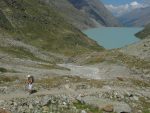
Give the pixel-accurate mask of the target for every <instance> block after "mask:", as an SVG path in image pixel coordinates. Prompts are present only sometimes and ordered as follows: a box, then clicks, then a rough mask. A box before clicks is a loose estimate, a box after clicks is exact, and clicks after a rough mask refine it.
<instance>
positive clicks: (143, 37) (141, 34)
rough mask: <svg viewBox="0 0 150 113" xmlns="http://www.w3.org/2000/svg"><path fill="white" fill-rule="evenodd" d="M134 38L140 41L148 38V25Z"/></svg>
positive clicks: (149, 29)
mask: <svg viewBox="0 0 150 113" xmlns="http://www.w3.org/2000/svg"><path fill="white" fill-rule="evenodd" d="M136 36H137V37H139V38H141V39H145V38H150V24H148V25H147V26H146V27H145V28H144V30H142V31H140V32H138V33H137V34H136Z"/></svg>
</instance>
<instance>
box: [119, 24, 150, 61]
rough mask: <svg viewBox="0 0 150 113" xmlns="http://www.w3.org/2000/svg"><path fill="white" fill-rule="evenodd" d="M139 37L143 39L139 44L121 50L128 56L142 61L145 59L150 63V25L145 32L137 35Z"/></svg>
mask: <svg viewBox="0 0 150 113" xmlns="http://www.w3.org/2000/svg"><path fill="white" fill-rule="evenodd" d="M136 36H137V37H139V38H141V39H143V40H141V41H139V42H138V43H134V44H131V45H128V46H127V47H124V48H122V49H121V52H123V53H126V54H128V55H133V56H137V57H139V58H140V59H144V60H146V61H148V63H149V62H150V60H149V59H150V24H149V25H147V26H146V27H145V29H144V30H142V31H140V32H139V33H137V34H136Z"/></svg>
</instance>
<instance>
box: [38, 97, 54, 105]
mask: <svg viewBox="0 0 150 113" xmlns="http://www.w3.org/2000/svg"><path fill="white" fill-rule="evenodd" d="M50 102H51V98H50V97H48V96H44V97H43V98H42V100H41V102H40V103H41V105H42V106H45V105H48V104H49V103H50Z"/></svg>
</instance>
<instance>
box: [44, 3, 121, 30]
mask: <svg viewBox="0 0 150 113" xmlns="http://www.w3.org/2000/svg"><path fill="white" fill-rule="evenodd" d="M45 2H46V3H47V4H50V5H51V6H53V7H55V8H57V10H58V11H59V12H60V13H61V14H62V16H63V17H64V18H65V19H66V20H67V21H69V22H70V23H72V24H73V25H75V26H76V27H77V28H79V29H87V28H91V27H99V26H120V24H119V22H118V21H117V19H116V18H115V17H113V16H112V14H111V13H110V12H109V11H108V10H107V9H106V8H105V7H104V5H103V4H102V3H101V2H100V1H98V0H55V1H52V0H45Z"/></svg>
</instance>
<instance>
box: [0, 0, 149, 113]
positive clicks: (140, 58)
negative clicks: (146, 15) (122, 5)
mask: <svg viewBox="0 0 150 113" xmlns="http://www.w3.org/2000/svg"><path fill="white" fill-rule="evenodd" d="M100 26H109V27H111V28H112V27H116V26H121V24H120V23H119V22H118V20H117V19H116V18H115V17H114V16H113V15H112V14H111V13H110V12H109V11H108V10H107V9H106V8H105V6H104V4H103V3H102V2H98V1H97V0H83V1H80V0H62V1H60V0H54V1H51V0H1V1H0V113H150V108H149V106H150V101H149V100H150V60H149V59H150V38H149V35H150V32H149V31H150V30H149V25H147V26H146V27H145V28H144V29H143V28H137V29H136V30H135V29H132V30H133V31H132V30H131V28H128V30H127V32H125V33H124V34H122V32H121V31H117V32H115V33H114V35H113V34H111V33H110V31H111V29H110V28H109V27H108V28H105V32H106V34H109V35H110V36H112V37H114V36H115V35H116V34H117V33H118V34H119V33H120V34H122V35H125V36H124V37H122V38H126V37H127V38H129V39H130V36H132V37H133V38H136V37H138V38H139V39H136V40H134V41H131V42H132V43H131V42H130V43H127V44H125V45H121V46H119V47H118V46H117V47H111V48H109V49H108V48H107V47H105V46H104V45H102V44H101V42H102V41H97V40H95V39H94V38H92V37H93V36H91V37H90V36H89V35H88V34H84V33H83V32H82V31H85V30H90V29H93V28H94V29H97V28H95V27H100ZM89 28H90V29H89ZM108 29H109V30H110V31H109V30H108ZM114 29H118V30H121V29H127V28H119V27H117V28H114ZM81 30H82V31H81ZM141 30H142V31H141ZM100 31H102V29H101V30H100ZM139 31H140V32H139ZM98 32H99V31H98ZM129 32H130V33H131V34H130V33H129ZM137 32H138V33H137ZM102 33H103V32H102ZM135 33H136V37H135V36H134V34H135ZM126 34H127V36H126ZM98 35H99V36H100V37H104V39H106V35H105V36H103V35H101V34H98ZM119 37H121V35H120V36H118V38H119ZM112 40H113V41H116V43H114V45H115V46H116V45H117V44H118V43H119V42H120V41H119V39H114V38H113V39H112ZM107 41H108V40H107ZM117 41H118V42H117ZM110 42H112V41H111V40H110ZM123 42H125V41H123ZM133 42H134V43H133ZM111 44H112V43H111ZM111 44H107V45H109V46H110V45H111ZM27 75H32V76H34V79H35V81H34V83H33V92H32V94H29V93H28V92H27V91H26V90H25V87H26V85H27V84H25V81H26V80H27Z"/></svg>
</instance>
